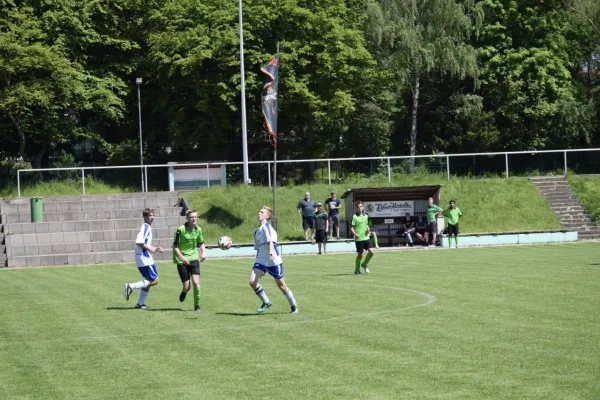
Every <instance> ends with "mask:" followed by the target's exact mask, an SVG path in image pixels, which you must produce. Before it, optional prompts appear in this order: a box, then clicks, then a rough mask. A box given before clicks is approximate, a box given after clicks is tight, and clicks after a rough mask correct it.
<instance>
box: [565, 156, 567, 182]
mask: <svg viewBox="0 0 600 400" xmlns="http://www.w3.org/2000/svg"><path fill="white" fill-rule="evenodd" d="M565 176H567V151H566V150H565Z"/></svg>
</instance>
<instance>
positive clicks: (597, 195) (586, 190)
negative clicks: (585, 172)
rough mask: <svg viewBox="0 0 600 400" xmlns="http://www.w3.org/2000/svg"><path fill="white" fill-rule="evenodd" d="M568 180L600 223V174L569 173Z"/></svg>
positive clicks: (594, 218) (595, 219) (593, 217)
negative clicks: (578, 174) (581, 174)
mask: <svg viewBox="0 0 600 400" xmlns="http://www.w3.org/2000/svg"><path fill="white" fill-rule="evenodd" d="M567 180H568V181H569V184H570V185H571V188H573V192H575V195H577V197H578V198H579V201H581V203H582V204H583V205H584V206H585V208H586V209H587V210H588V211H589V213H590V215H591V216H592V219H593V220H594V222H596V223H597V224H598V223H600V176H576V175H568V176H567Z"/></svg>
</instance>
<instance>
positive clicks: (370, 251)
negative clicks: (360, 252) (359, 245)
mask: <svg viewBox="0 0 600 400" xmlns="http://www.w3.org/2000/svg"><path fill="white" fill-rule="evenodd" d="M363 248H364V249H365V250H367V256H366V257H365V262H364V263H362V267H363V268H364V270H365V273H367V274H368V273H369V272H370V271H369V261H371V258H373V255H374V254H375V249H374V248H373V246H372V245H371V242H370V241H368V240H367V241H366V243H365V244H364V245H363Z"/></svg>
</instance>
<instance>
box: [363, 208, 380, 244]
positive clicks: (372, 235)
mask: <svg viewBox="0 0 600 400" xmlns="http://www.w3.org/2000/svg"><path fill="white" fill-rule="evenodd" d="M366 216H367V217H368V216H369V214H366ZM367 225H368V226H369V231H370V233H369V237H370V238H372V239H373V245H374V246H375V248H376V249H378V248H379V240H377V229H376V228H374V227H373V220H372V219H371V218H369V220H368V221H367Z"/></svg>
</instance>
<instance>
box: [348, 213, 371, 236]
mask: <svg viewBox="0 0 600 400" xmlns="http://www.w3.org/2000/svg"><path fill="white" fill-rule="evenodd" d="M352 227H353V228H354V231H355V232H356V233H358V237H355V238H354V240H355V241H357V242H360V241H363V240H369V216H368V215H367V214H362V215H356V214H354V215H353V216H352Z"/></svg>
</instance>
